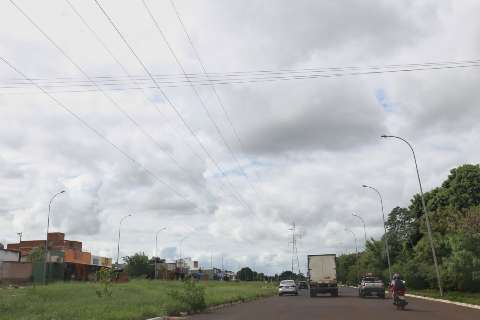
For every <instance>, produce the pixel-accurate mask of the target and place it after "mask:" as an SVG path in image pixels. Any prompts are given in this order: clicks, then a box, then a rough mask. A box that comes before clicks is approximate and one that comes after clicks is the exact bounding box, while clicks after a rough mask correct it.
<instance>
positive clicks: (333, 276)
mask: <svg viewBox="0 0 480 320" xmlns="http://www.w3.org/2000/svg"><path fill="white" fill-rule="evenodd" d="M335 257H336V256H335V254H320V255H309V256H308V288H309V290H310V297H315V296H316V295H317V294H319V293H330V294H331V295H332V297H337V296H338V287H337V267H336V261H335Z"/></svg>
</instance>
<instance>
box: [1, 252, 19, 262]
mask: <svg viewBox="0 0 480 320" xmlns="http://www.w3.org/2000/svg"><path fill="white" fill-rule="evenodd" d="M0 261H18V252H13V251H8V250H3V249H0Z"/></svg>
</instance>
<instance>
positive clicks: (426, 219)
mask: <svg viewBox="0 0 480 320" xmlns="http://www.w3.org/2000/svg"><path fill="white" fill-rule="evenodd" d="M381 137H382V138H395V139H398V140H401V141H403V142H405V143H406V144H407V145H408V146H409V147H410V150H412V154H413V161H414V162H415V169H416V171H417V178H418V185H419V187H420V196H421V198H422V207H423V212H424V214H425V222H426V224H427V232H428V240H429V241H430V247H431V249H432V256H433V263H434V264H435V272H436V274H437V283H438V290H439V291H440V296H441V297H442V296H443V288H442V279H441V277H440V271H439V269H438V262H437V254H436V253H435V246H434V244H433V238H432V229H431V227H430V219H429V218H428V211H427V206H426V205H425V197H424V195H423V188H422V181H421V180H420V173H419V171H418V164H417V157H416V155H415V151H414V150H413V147H412V145H411V144H410V142H408V141H407V140H405V139H404V138H402V137H398V136H390V135H382V136H381Z"/></svg>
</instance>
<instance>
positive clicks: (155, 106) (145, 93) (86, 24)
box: [65, 0, 203, 185]
mask: <svg viewBox="0 0 480 320" xmlns="http://www.w3.org/2000/svg"><path fill="white" fill-rule="evenodd" d="M65 2H66V3H67V4H68V5H69V6H70V8H71V9H72V10H73V12H74V13H75V14H76V15H77V17H78V18H79V19H80V21H81V22H82V23H83V25H84V26H85V27H86V28H87V29H88V30H89V31H90V33H91V34H92V35H93V37H94V38H95V39H96V40H97V42H98V43H100V45H101V46H102V47H103V48H104V49H105V51H106V52H107V53H108V55H109V56H110V57H111V58H112V59H113V60H114V61H115V63H116V64H117V65H118V66H119V67H120V69H122V71H123V72H124V73H125V75H126V76H127V77H128V79H130V80H132V81H133V82H134V84H137V83H136V80H135V78H134V77H133V76H132V75H131V74H130V72H129V71H128V69H127V68H126V67H125V66H124V65H123V63H122V62H121V61H120V60H119V59H118V58H117V57H116V56H115V54H114V53H113V52H112V51H111V50H110V48H109V47H108V46H107V44H106V43H105V42H104V41H103V40H102V39H101V38H100V36H99V35H98V33H97V32H96V31H95V30H94V29H93V28H92V27H91V26H90V24H89V23H88V22H87V21H86V19H85V18H84V17H83V16H82V15H81V13H80V12H79V11H78V10H77V9H76V7H75V6H74V5H73V4H72V2H71V1H70V0H65ZM141 90H142V92H143V94H144V96H145V100H146V101H147V102H148V103H150V104H151V105H152V106H153V108H154V110H155V111H157V112H158V113H159V114H160V115H161V116H162V117H163V118H164V119H165V120H166V119H167V117H166V116H165V114H164V113H163V112H162V111H161V109H160V108H159V106H158V105H157V104H156V103H154V102H153V101H151V100H150V99H149V98H148V95H147V92H146V91H145V89H143V88H141ZM185 144H186V145H187V146H188V147H189V148H190V150H191V151H192V153H193V154H194V155H195V156H196V157H197V158H198V159H200V160H203V159H202V158H201V157H200V155H199V154H198V153H197V152H196V151H195V150H194V149H193V148H192V146H190V144H189V143H188V141H187V140H185ZM168 154H169V156H170V158H171V159H172V158H173V160H174V163H175V164H176V165H177V167H178V168H179V169H180V170H181V171H182V172H184V173H185V174H186V175H187V176H188V177H189V178H190V179H191V180H192V182H194V183H195V184H197V185H199V183H198V182H197V181H196V180H195V179H194V177H193V176H192V174H191V173H190V172H189V170H187V169H186V168H184V167H183V166H182V165H180V163H179V162H178V160H176V158H175V157H174V155H173V153H168Z"/></svg>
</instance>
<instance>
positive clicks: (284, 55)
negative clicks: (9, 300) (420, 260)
mask: <svg viewBox="0 0 480 320" xmlns="http://www.w3.org/2000/svg"><path fill="white" fill-rule="evenodd" d="M19 3H21V5H22V7H24V9H25V10H26V11H27V12H28V13H29V14H31V15H32V18H33V19H35V20H36V21H37V22H38V23H39V24H40V25H41V26H42V27H44V28H45V30H46V31H47V32H48V33H49V34H50V35H51V36H52V38H54V39H55V40H56V41H58V43H59V44H60V45H61V46H62V47H63V48H64V49H65V50H66V51H67V52H68V53H69V54H70V55H71V56H72V58H73V59H75V61H77V62H78V63H79V64H81V65H82V67H83V68H84V69H85V70H86V71H87V72H88V73H89V74H90V75H92V76H104V75H111V76H120V75H122V73H121V70H119V68H118V66H116V65H115V63H114V62H113V61H112V59H110V58H109V57H108V55H107V54H106V53H105V52H104V51H103V49H102V48H101V47H100V46H99V45H98V43H96V42H95V40H94V39H93V38H92V36H91V35H90V34H89V33H88V32H87V31H86V29H85V28H84V27H83V26H82V25H81V23H80V21H78V19H76V17H75V16H74V15H73V13H72V12H71V10H70V9H69V8H68V6H66V5H65V4H64V3H63V2H62V1H58V3H57V2H55V4H56V5H55V6H54V5H51V4H45V3H43V2H41V3H40V2H28V1H22V2H19ZM102 3H104V6H105V8H106V9H107V10H108V11H109V12H110V13H111V15H112V16H113V17H114V19H115V20H116V21H117V23H118V25H119V27H120V28H121V29H122V31H123V32H124V34H125V36H126V37H127V38H128V39H129V41H130V42H131V43H132V45H133V46H134V47H135V49H136V50H137V52H138V54H139V55H140V56H141V57H142V59H143V60H144V61H145V62H146V64H147V65H148V66H149V68H150V69H151V70H152V72H154V73H156V74H157V73H158V74H172V73H178V72H179V71H178V67H177V66H176V65H175V64H174V61H173V59H172V57H171V56H170V55H169V53H168V51H167V50H166V48H165V45H164V44H163V43H162V42H161V39H160V38H159V35H158V34H156V33H155V29H154V28H153V26H152V24H151V22H150V21H149V20H148V19H147V18H148V17H147V16H146V13H145V12H144V10H143V9H142V6H140V5H138V3H137V4H135V3H130V2H124V3H119V2H118V1H107V0H106V1H102ZM151 3H152V7H153V8H154V13H155V15H156V16H157V17H158V19H159V21H161V24H162V27H163V28H164V29H165V32H166V34H167V37H169V40H170V41H171V43H172V46H173V47H174V49H175V51H176V52H177V54H178V56H179V58H180V59H181V60H182V62H183V63H184V64H185V66H186V68H187V71H188V72H196V73H198V72H200V71H201V70H200V68H199V66H198V64H196V62H195V59H194V55H193V52H192V50H191V49H190V48H189V46H188V42H187V41H186V39H185V37H184V35H183V34H182V31H181V28H180V26H179V24H178V22H177V21H176V19H175V16H174V15H173V12H172V10H171V8H170V6H169V4H168V2H154V1H151ZM74 4H75V5H76V6H78V9H79V11H80V12H82V14H84V15H85V17H86V19H87V20H88V21H89V23H91V24H92V25H93V26H95V28H96V30H97V32H98V33H99V35H100V36H101V37H102V38H103V39H104V40H105V41H106V43H107V45H108V46H109V48H111V50H113V52H115V54H116V55H117V56H118V58H119V59H120V60H121V61H122V63H124V64H125V66H126V67H127V68H128V70H129V71H130V72H131V73H132V74H135V75H139V76H140V75H143V73H142V70H141V68H140V66H139V65H138V64H137V63H136V61H135V59H133V58H132V56H131V55H130V54H129V52H128V50H126V48H125V47H124V46H123V44H122V43H121V42H120V41H119V39H118V38H117V37H116V36H115V34H114V33H113V32H112V30H111V28H110V27H109V25H108V23H106V21H105V19H104V18H102V16H101V14H100V13H99V12H98V10H97V9H95V6H94V4H93V3H91V2H84V1H74ZM177 5H178V8H179V10H180V12H181V13H182V15H183V17H184V20H185V22H186V24H187V27H188V28H189V30H190V32H191V34H192V37H193V40H194V42H195V43H196V45H197V47H198V50H199V51H200V53H201V55H202V56H203V58H204V61H205V63H206V65H207V68H208V69H209V70H210V71H212V72H230V71H241V70H257V69H277V68H278V69H287V68H309V67H322V66H352V65H353V66H354V65H358V66H366V65H381V64H390V63H412V62H413V63H414V62H424V61H444V60H453V59H468V58H471V57H478V56H479V55H480V51H479V50H480V49H479V48H480V47H479V46H478V41H475V39H478V34H479V32H480V31H479V30H480V28H479V21H478V19H477V16H476V12H478V6H479V5H478V3H476V2H475V1H462V2H461V3H460V2H458V1H445V2H442V3H439V2H437V1H428V0H426V1H420V2H419V1H402V2H398V3H393V2H389V1H373V0H372V1H354V2H349V4H348V5H345V4H344V3H342V2H339V1H335V2H326V1H324V2H316V1H297V2H292V1H275V2H273V1H272V2H265V1H242V2H234V3H230V2H229V3H228V4H227V3H226V2H218V1H217V2H215V1H209V0H202V1H195V2H193V3H190V2H184V1H180V0H178V1H177ZM0 12H2V13H3V15H2V19H0V30H3V31H0V40H1V41H0V48H1V51H2V52H3V53H2V55H5V57H6V58H7V59H9V60H10V61H12V62H13V63H14V64H15V65H17V66H18V67H20V68H21V69H22V70H23V71H25V72H26V73H28V74H29V75H31V76H34V77H42V78H52V77H55V76H72V77H79V76H80V75H79V74H78V72H77V71H76V70H75V68H73V66H71V65H70V64H69V63H68V61H66V60H65V59H64V58H62V57H61V55H59V53H58V52H56V51H55V49H54V48H52V47H51V46H50V45H49V44H48V43H47V42H46V41H45V40H44V39H42V37H41V35H40V34H39V33H38V32H36V31H35V30H34V29H33V28H32V26H31V25H29V24H28V22H26V21H25V19H23V18H22V17H21V16H20V15H19V14H18V12H16V11H15V10H14V9H13V7H12V6H11V5H9V4H8V3H5V4H2V5H0ZM59 26H61V27H59ZM477 73H478V72H477V69H468V70H461V69H458V70H450V71H428V72H417V73H413V72H411V73H404V74H395V75H393V74H382V75H375V76H373V75H372V76H362V77H340V78H335V79H333V78H332V79H322V80H301V81H283V82H272V83H257V84H248V85H247V84H244V85H224V86H218V87H217V90H218V92H219V94H220V96H221V98H222V100H223V102H224V105H225V108H226V110H227V111H228V113H229V114H230V116H231V119H232V121H233V123H234V125H235V127H236V129H237V131H238V133H239V136H240V137H241V140H242V143H243V145H242V146H241V145H239V144H238V141H237V140H236V137H235V135H234V134H233V132H232V129H231V127H230V125H229V123H228V121H227V120H226V119H225V116H224V114H223V111H222V110H221V108H220V107H219V106H218V104H217V102H216V99H215V97H214V95H213V94H212V92H211V91H210V90H209V88H208V87H203V88H201V89H200V94H201V95H202V97H203V98H204V100H205V102H206V106H207V108H208V110H209V112H210V113H211V114H212V117H213V118H214V119H215V120H216V122H217V124H218V126H219V127H220V129H221V131H222V133H223V134H224V136H225V139H226V140H227V141H228V143H229V145H230V146H231V147H232V149H233V150H235V152H236V156H237V157H238V161H239V162H240V164H241V166H242V167H243V169H244V171H245V172H246V173H247V176H248V180H247V179H245V177H243V175H242V173H241V172H240V171H239V170H238V168H237V163H236V161H235V160H234V159H233V158H232V155H231V154H230V153H229V152H228V151H227V150H226V148H225V146H224V144H223V142H222V141H221V139H220V137H219V136H218V134H217V132H216V130H215V128H214V126H213V124H212V123H211V122H210V120H208V119H207V117H206V115H205V112H204V111H203V110H202V109H201V106H200V104H199V102H198V100H197V98H196V97H195V96H194V94H193V91H192V90H191V89H190V88H189V87H182V88H175V89H168V90H167V94H168V95H169V97H170V98H171V99H172V101H174V103H175V104H176V106H177V107H178V110H180V112H181V113H182V115H183V116H184V119H185V120H186V121H187V122H188V123H189V124H190V126H191V128H192V129H193V130H194V132H195V133H196V134H197V135H198V139H200V141H202V143H203V144H204V146H206V148H207V149H208V151H209V153H210V155H211V156H212V157H213V158H214V159H215V160H216V162H217V163H218V164H219V165H220V166H221V167H222V169H223V170H224V172H225V173H226V175H227V176H228V179H226V178H225V177H223V175H222V174H221V173H219V172H218V170H217V168H216V166H215V165H214V164H213V163H212V162H211V160H210V159H208V157H207V156H206V155H205V154H204V152H203V150H202V148H201V147H200V146H199V145H198V144H197V142H196V140H195V138H193V137H192V136H191V135H190V134H189V132H188V130H186V128H185V127H184V126H183V124H182V121H180V119H179V118H178V117H177V115H176V114H175V112H174V111H173V110H172V109H171V108H170V107H169V106H168V105H167V104H166V103H165V101H164V100H163V99H160V97H159V93H158V92H157V91H155V90H148V91H147V95H146V96H144V95H143V94H142V92H140V91H120V92H110V91H109V92H108V94H111V95H112V97H113V98H114V99H115V100H116V101H118V102H119V103H120V104H121V106H122V108H123V109H124V110H125V111H127V112H128V113H129V115H131V116H132V117H133V118H134V119H135V120H136V121H137V122H138V123H139V125H141V126H142V128H144V130H145V131H146V132H148V134H149V135H151V136H152V137H154V139H155V140H156V141H157V142H158V144H154V143H152V141H150V139H148V138H147V137H145V135H143V134H142V133H141V132H140V131H139V130H138V128H137V127H135V126H134V125H132V123H131V122H130V121H128V120H127V119H126V118H125V117H124V116H122V115H121V114H120V113H119V112H118V110H116V109H115V108H114V106H113V105H111V104H110V103H109V102H108V100H107V99H105V98H104V97H102V96H101V95H100V94H99V93H98V92H90V93H63V94H57V95H56V97H57V98H58V99H60V100H61V101H62V102H63V103H65V104H66V105H68V106H69V107H70V108H71V109H72V110H74V111H75V112H76V113H77V114H78V115H80V116H81V117H82V118H84V119H85V120H86V121H88V122H89V123H90V124H91V125H93V126H94V127H95V128H97V129H98V130H99V131H100V132H101V133H102V134H104V135H105V136H106V137H107V138H108V139H110V140H111V141H112V142H114V143H115V144H116V145H118V146H119V147H120V148H122V150H124V151H125V152H127V153H128V154H129V155H131V156H133V157H134V158H135V159H136V160H137V161H138V162H139V163H141V164H142V165H143V166H145V167H147V168H148V169H149V170H150V171H151V172H153V173H154V174H155V175H156V176H157V177H158V178H159V179H160V180H161V181H159V180H157V179H154V178H152V177H151V176H149V175H148V174H146V173H145V172H144V171H143V170H142V169H139V168H138V167H137V166H136V165H135V164H133V163H132V162H130V161H129V160H127V159H125V158H124V157H123V156H122V155H121V154H119V153H118V152H117V151H115V149H113V148H111V146H109V145H108V144H106V143H104V142H103V141H102V140H101V139H98V137H96V136H95V135H94V134H92V133H91V132H89V131H88V130H86V129H85V128H84V127H83V126H82V125H81V124H79V122H78V121H76V120H75V119H74V118H72V117H71V116H70V115H68V114H67V113H65V112H64V111H63V110H61V109H60V108H58V107H57V106H55V104H54V103H52V102H51V101H50V100H49V99H48V98H46V97H45V96H43V95H41V94H39V93H35V92H34V91H33V90H32V91H29V92H30V93H28V94H25V93H23V94H19V93H18V92H17V93H15V92H13V93H12V92H11V90H10V89H8V90H7V88H0V113H1V114H2V116H1V117H0V177H2V183H1V184H0V202H1V204H2V205H1V206H0V226H1V227H2V228H1V230H0V239H4V240H5V241H6V242H13V241H15V240H16V232H20V231H22V232H23V233H24V239H40V238H42V237H43V236H44V233H45V231H46V216H47V212H48V202H49V200H50V198H51V196H52V195H53V194H55V193H56V192H58V191H59V190H61V189H66V190H67V194H65V195H62V196H61V197H59V198H58V199H56V200H55V202H54V204H53V211H52V212H53V215H52V222H53V223H52V225H51V230H54V231H64V232H66V233H67V235H66V237H67V238H68V239H75V240H80V241H83V242H84V246H85V248H87V249H88V250H91V251H92V252H94V253H96V254H104V255H109V256H115V254H116V241H117V232H118V228H119V221H120V219H121V217H123V216H125V215H126V214H129V213H133V216H132V217H131V218H128V220H125V221H124V223H123V225H122V241H121V255H122V256H124V255H130V254H133V253H135V252H142V251H143V252H145V253H147V254H149V255H151V254H152V253H153V249H154V247H155V243H154V241H155V232H156V231H157V230H159V229H160V228H162V227H167V230H165V231H164V232H163V231H162V234H161V236H160V237H159V241H158V246H159V251H160V252H161V255H162V256H163V257H166V258H168V259H174V258H175V257H176V256H177V255H178V254H179V242H180V239H182V238H184V237H185V236H187V238H186V240H185V241H184V243H183V246H182V251H183V255H186V256H192V257H193V258H196V259H199V260H200V261H201V262H202V264H205V265H206V266H207V267H208V266H209V265H210V261H211V257H213V259H212V260H213V265H214V266H216V267H219V266H220V265H221V257H222V256H223V260H224V266H225V267H226V268H230V269H234V270H235V269H236V268H238V267H242V266H246V265H249V266H252V267H253V266H255V268H256V270H258V271H263V272H267V273H275V272H280V271H281V270H282V269H287V268H289V265H290V245H289V241H290V237H291V233H290V231H289V230H288V229H289V228H290V224H291V223H292V222H293V221H295V222H296V224H297V227H298V232H299V234H300V235H302V237H301V239H299V251H300V252H301V260H302V261H301V266H302V268H303V269H304V262H305V256H306V254H308V253H325V252H335V253H342V252H347V251H348V252H351V251H352V250H353V248H354V244H353V239H352V237H351V235H350V234H348V233H346V232H345V231H344V228H345V227H349V228H351V229H352V230H353V231H354V232H355V234H356V235H357V237H358V238H359V239H361V237H362V235H363V228H362V226H361V224H360V223H359V221H358V220H357V219H355V218H354V217H352V216H351V213H352V212H356V213H358V214H360V215H362V217H364V218H365V220H366V222H367V233H368V236H369V237H374V238H378V237H380V236H381V235H382V232H383V231H382V229H383V228H382V222H381V216H380V209H379V204H378V199H377V197H376V195H375V194H373V193H371V192H369V191H368V190H365V189H362V188H361V187H360V185H362V184H364V183H366V184H370V185H373V186H376V187H377V188H378V189H379V190H381V192H382V194H383V196H384V199H385V207H386V210H387V211H388V210H390V209H391V208H392V207H394V206H397V205H403V206H406V205H408V201H409V199H410V197H411V196H412V194H414V193H416V192H417V191H418V185H417V182H416V180H415V179H416V177H415V172H414V167H413V164H412V161H411V154H410V153H409V150H408V149H407V148H406V146H404V145H402V144H399V143H397V142H394V141H382V140H380V138H379V135H380V134H382V133H396V134H401V135H404V136H405V137H407V138H408V139H410V140H411V142H412V143H413V144H414V145H415V148H416V151H417V155H418V160H419V165H420V169H421V174H422V178H423V182H424V186H425V189H427V190H428V189H431V188H433V187H435V186H437V185H438V184H439V183H440V182H441V181H442V180H443V179H445V178H446V176H447V174H448V171H449V170H450V169H451V168H452V167H454V166H457V165H460V164H463V163H465V162H474V163H476V162H478V158H479V157H480V153H479V151H478V147H477V145H478V137H479V135H480V129H479V128H478V126H477V125H476V119H478V117H479V116H480V114H479V112H480V111H479V110H480V109H479V108H478V104H479V103H480V96H479V95H478V90H477V89H476V86H475V85H476V84H477V83H478V80H479V79H478V75H477ZM12 78H18V76H17V75H15V74H14V73H12V72H11V70H9V69H8V68H7V67H5V66H4V65H3V64H0V81H1V82H2V83H3V82H4V81H6V80H11V79H12ZM380 91H381V92H383V93H384V95H385V97H386V98H385V99H383V100H382V101H378V92H380ZM146 98H152V99H154V102H155V103H157V107H158V110H157V109H156V108H154V107H153V106H152V105H151V104H150V103H149V102H147V101H146ZM385 103H386V104H388V105H385ZM382 104H383V105H382ZM168 154H171V155H172V156H173V157H174V158H175V160H176V162H177V163H174V162H173V161H172V160H171V158H170V156H169V155H168ZM179 166H180V167H181V168H179ZM162 181H163V182H166V183H167V184H168V185H169V186H171V187H173V188H174V189H175V190H176V191H177V192H179V193H181V194H182V195H183V196H185V197H186V198H188V199H189V200H190V201H191V202H193V204H192V203H190V202H185V201H183V199H182V198H181V197H178V196H177V195H176V194H175V193H174V192H172V190H171V189H170V188H169V187H166V186H165V185H164V184H163V182H162ZM239 197H241V198H242V199H244V201H245V202H247V203H248V207H250V208H251V210H250V209H248V208H247V205H245V203H243V202H242V201H240V202H239V201H238V200H236V198H239Z"/></svg>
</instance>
